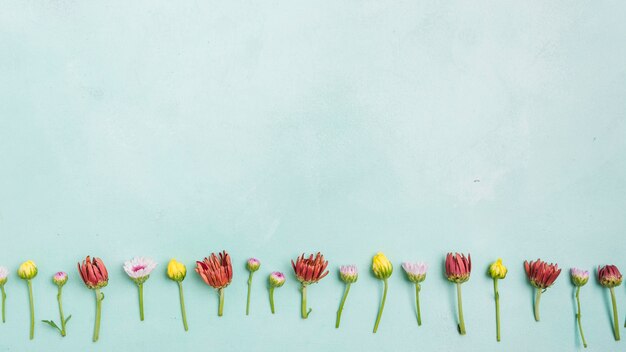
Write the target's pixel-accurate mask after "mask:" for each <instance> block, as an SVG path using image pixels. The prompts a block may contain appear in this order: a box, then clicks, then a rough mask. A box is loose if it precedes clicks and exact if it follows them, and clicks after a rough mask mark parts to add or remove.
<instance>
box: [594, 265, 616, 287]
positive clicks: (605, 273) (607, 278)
mask: <svg viewBox="0 0 626 352" xmlns="http://www.w3.org/2000/svg"><path fill="white" fill-rule="evenodd" d="M598 281H600V285H602V286H604V287H608V288H611V287H615V286H619V285H621V283H622V273H620V272H619V269H618V268H617V267H616V266H615V265H605V266H603V267H598Z"/></svg>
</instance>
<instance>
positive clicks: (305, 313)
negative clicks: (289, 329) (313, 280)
mask: <svg viewBox="0 0 626 352" xmlns="http://www.w3.org/2000/svg"><path fill="white" fill-rule="evenodd" d="M300 291H302V304H301V306H300V311H301V313H302V319H306V318H308V317H309V314H311V311H312V310H313V309H311V308H309V310H308V311H307V310H306V285H305V284H302V286H301V287H300Z"/></svg>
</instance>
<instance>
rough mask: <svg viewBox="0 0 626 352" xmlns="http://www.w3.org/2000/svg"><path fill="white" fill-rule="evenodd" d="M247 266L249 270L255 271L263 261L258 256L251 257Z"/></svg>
mask: <svg viewBox="0 0 626 352" xmlns="http://www.w3.org/2000/svg"><path fill="white" fill-rule="evenodd" d="M246 267H248V271H250V272H255V271H257V270H259V268H260V267H261V262H260V261H259V260H258V259H256V258H250V259H248V261H247V262H246Z"/></svg>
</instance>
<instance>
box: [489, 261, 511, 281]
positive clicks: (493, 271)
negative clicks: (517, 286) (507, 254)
mask: <svg viewBox="0 0 626 352" xmlns="http://www.w3.org/2000/svg"><path fill="white" fill-rule="evenodd" d="M507 272H508V270H507V268H506V266H504V264H502V259H500V258H498V260H496V261H495V262H493V263H492V264H491V266H489V275H491V278H492V279H504V278H505V277H506V273H507Z"/></svg>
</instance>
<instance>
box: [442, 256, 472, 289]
mask: <svg viewBox="0 0 626 352" xmlns="http://www.w3.org/2000/svg"><path fill="white" fill-rule="evenodd" d="M471 272H472V258H471V256H470V255H469V254H468V255H467V257H466V256H465V255H464V254H459V253H455V254H452V253H448V255H446V277H447V278H448V281H451V282H455V283H457V284H462V283H464V282H466V281H467V280H469V278H470V273H471Z"/></svg>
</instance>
